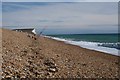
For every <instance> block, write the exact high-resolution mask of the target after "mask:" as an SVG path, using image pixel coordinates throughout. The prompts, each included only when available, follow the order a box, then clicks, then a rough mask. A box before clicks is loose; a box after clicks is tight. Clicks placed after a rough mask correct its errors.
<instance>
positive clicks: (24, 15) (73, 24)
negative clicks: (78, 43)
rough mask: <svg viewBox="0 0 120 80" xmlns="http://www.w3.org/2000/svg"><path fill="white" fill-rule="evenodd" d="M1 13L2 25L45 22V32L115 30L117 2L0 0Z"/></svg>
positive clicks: (29, 24) (23, 25)
mask: <svg viewBox="0 0 120 80" xmlns="http://www.w3.org/2000/svg"><path fill="white" fill-rule="evenodd" d="M6 1H8V0H6ZM31 1H32V0H31ZM46 1H47V0H46ZM58 1H59V0H58ZM73 1H76V0H73ZM84 1H89V0H84ZM92 1H94V0H92ZM98 1H99V0H98ZM105 1H108V0H105ZM109 1H110V0H109ZM111 1H113V0H111ZM116 1H117V0H116ZM2 13H3V16H2V17H3V18H2V21H3V26H18V27H9V28H19V27H35V28H36V29H38V28H39V29H42V28H43V27H44V26H48V27H47V30H46V31H45V33H47V34H62V33H63V34H69V33H71V34H78V33H116V32H117V31H118V26H117V25H118V3H117V2H62V3H60V2H3V3H2Z"/></svg>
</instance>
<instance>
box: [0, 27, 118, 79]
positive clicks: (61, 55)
mask: <svg viewBox="0 0 120 80" xmlns="http://www.w3.org/2000/svg"><path fill="white" fill-rule="evenodd" d="M35 37H37V36H34V35H32V34H29V36H28V34H27V33H23V32H15V31H10V30H4V29H3V30H2V40H3V41H2V44H3V45H2V47H3V50H2V56H3V63H2V71H3V74H2V78H11V77H18V78H119V76H118V70H119V68H118V65H119V63H118V62H119V61H118V59H119V58H120V57H118V56H115V55H111V54H106V53H103V52H98V51H94V50H89V49H85V48H82V47H79V46H76V45H71V44H66V43H65V42H62V41H57V40H54V39H50V38H46V37H42V36H41V37H37V39H35ZM6 66H7V67H6Z"/></svg>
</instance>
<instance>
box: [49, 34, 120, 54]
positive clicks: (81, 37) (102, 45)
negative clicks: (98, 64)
mask: <svg viewBox="0 0 120 80" xmlns="http://www.w3.org/2000/svg"><path fill="white" fill-rule="evenodd" d="M118 36H119V35H118V34H62V35H47V37H51V38H53V39H55V40H60V41H64V42H65V43H67V44H72V45H77V46H80V47H83V48H87V49H91V50H96V51H101V52H105V53H108V54H112V55H117V56H120V54H119V50H120V46H119V45H120V43H119V41H118Z"/></svg>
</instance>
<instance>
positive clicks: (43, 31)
mask: <svg viewBox="0 0 120 80" xmlns="http://www.w3.org/2000/svg"><path fill="white" fill-rule="evenodd" d="M46 28H47V26H45V27H44V28H43V29H42V30H41V31H40V33H39V34H38V35H39V36H40V35H41V34H42V33H43V32H44V31H45V29H46Z"/></svg>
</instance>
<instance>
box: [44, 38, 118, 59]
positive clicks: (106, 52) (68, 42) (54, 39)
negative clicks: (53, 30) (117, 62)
mask: <svg viewBox="0 0 120 80" xmlns="http://www.w3.org/2000/svg"><path fill="white" fill-rule="evenodd" d="M44 37H45V38H49V39H53V40H56V41H60V42H64V43H65V44H70V45H74V46H78V47H80V48H84V49H88V50H92V51H97V52H101V53H104V54H108V55H112V56H117V57H119V56H120V55H119V53H118V55H117V54H114V53H108V52H105V51H101V50H96V49H90V48H86V47H82V46H80V45H76V44H72V43H70V42H67V41H68V40H66V41H65V40H58V39H56V37H55V39H54V38H52V37H51V36H44ZM105 48H106V47H105ZM116 50H118V49H116ZM118 51H119V50H118Z"/></svg>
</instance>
